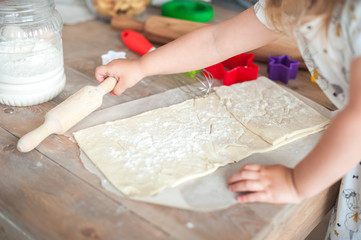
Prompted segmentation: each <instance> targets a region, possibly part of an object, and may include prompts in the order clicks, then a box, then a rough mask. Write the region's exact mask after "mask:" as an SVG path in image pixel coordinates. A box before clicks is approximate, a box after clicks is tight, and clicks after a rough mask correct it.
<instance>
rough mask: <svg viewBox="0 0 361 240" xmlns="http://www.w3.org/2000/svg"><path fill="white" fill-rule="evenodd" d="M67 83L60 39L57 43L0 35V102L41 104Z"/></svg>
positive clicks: (19, 32) (23, 104)
mask: <svg viewBox="0 0 361 240" xmlns="http://www.w3.org/2000/svg"><path fill="white" fill-rule="evenodd" d="M12 30H13V29H12ZM21 33H23V32H22V31H20V30H18V34H21ZM14 34H15V35H14ZM12 36H16V32H15V33H14V32H13V31H12ZM64 85H65V76H64V64H63V54H62V42H61V39H59V41H57V46H56V45H55V46H54V45H53V44H52V43H51V42H49V41H47V40H45V39H37V38H20V39H19V38H18V39H16V38H14V37H13V38H8V39H6V37H5V38H4V37H2V38H0V103H3V104H8V105H15V106H27V105H33V104H38V103H41V102H45V101H48V100H50V99H51V98H53V97H55V96H56V95H57V94H58V93H59V92H60V91H61V90H62V89H63V87H64Z"/></svg>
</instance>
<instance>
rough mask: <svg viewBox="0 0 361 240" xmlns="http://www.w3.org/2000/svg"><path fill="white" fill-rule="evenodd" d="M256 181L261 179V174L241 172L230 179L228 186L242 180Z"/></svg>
mask: <svg viewBox="0 0 361 240" xmlns="http://www.w3.org/2000/svg"><path fill="white" fill-rule="evenodd" d="M246 179H249V180H256V179H259V172H255V171H249V170H240V171H238V172H237V173H235V174H233V175H232V176H230V177H229V178H228V184H232V183H236V182H238V181H241V180H246Z"/></svg>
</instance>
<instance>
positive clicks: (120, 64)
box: [95, 59, 145, 95]
mask: <svg viewBox="0 0 361 240" xmlns="http://www.w3.org/2000/svg"><path fill="white" fill-rule="evenodd" d="M107 77H114V78H115V79H116V80H117V84H116V85H115V87H114V89H113V91H112V92H111V94H112V95H119V94H121V93H122V92H124V91H125V90H126V89H127V88H130V87H132V86H134V85H135V84H136V83H137V82H139V81H140V80H141V79H143V78H144V77H145V76H144V74H143V72H142V69H141V66H140V61H138V60H126V59H117V60H113V61H111V62H110V63H108V64H107V65H102V66H99V67H97V68H96V70H95V78H96V80H98V81H99V82H103V81H104V80H105V79H106V78H107Z"/></svg>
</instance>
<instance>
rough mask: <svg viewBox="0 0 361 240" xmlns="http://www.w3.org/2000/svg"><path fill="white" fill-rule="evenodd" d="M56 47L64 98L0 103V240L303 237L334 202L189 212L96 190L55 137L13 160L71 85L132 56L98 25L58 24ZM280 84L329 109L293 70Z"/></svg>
mask: <svg viewBox="0 0 361 240" xmlns="http://www.w3.org/2000/svg"><path fill="white" fill-rule="evenodd" d="M217 11H218V12H221V10H217ZM222 11H223V12H222V13H228V12H227V11H224V10H222ZM216 13H217V12H216ZM230 15H232V14H230ZM222 17H224V18H227V17H229V16H228V15H227V14H226V15H222ZM222 17H219V18H222ZM63 41H64V57H65V58H64V60H65V72H66V76H67V84H66V87H65V89H64V91H63V92H62V93H61V94H60V95H59V96H58V97H56V98H55V99H53V100H52V101H50V102H47V103H44V104H41V105H37V106H32V107H10V106H5V105H0V239H239V240H240V239H304V238H305V236H307V235H308V233H309V232H310V231H311V230H312V229H313V228H314V227H315V225H316V224H317V223H318V222H319V221H320V219H321V218H322V216H324V215H325V213H327V212H328V211H329V210H330V208H331V206H332V205H333V204H334V201H335V198H336V194H337V192H338V186H337V184H336V185H335V186H333V187H331V188H330V189H327V190H326V191H324V192H323V193H321V194H319V195H318V196H316V197H314V198H312V199H308V200H305V201H303V202H302V203H300V204H295V205H294V204H293V205H292V204H288V205H270V204H260V203H257V204H238V205H234V206H232V207H230V208H228V209H225V210H221V211H215V212H210V213H199V212H192V211H186V210H181V209H174V208H170V207H164V206H158V205H153V204H147V203H142V202H137V201H133V200H129V199H126V198H121V197H118V196H117V195H115V194H113V193H111V192H109V191H107V190H105V189H103V188H102V187H101V185H100V181H99V179H98V177H96V176H95V175H93V174H91V173H90V172H88V171H87V170H86V169H85V168H84V167H83V165H82V164H81V161H80V158H79V149H78V147H77V145H76V144H75V143H74V142H72V141H70V140H69V139H68V138H67V137H65V136H60V135H52V136H50V137H48V138H47V139H46V140H45V141H43V143H42V144H41V145H39V146H38V147H37V149H36V150H33V151H32V152H30V153H26V154H24V153H20V152H18V151H17V150H16V148H15V146H16V142H17V140H18V138H19V137H20V136H22V135H24V134H25V133H27V132H28V131H30V130H32V129H34V128H35V127H37V126H38V125H40V124H41V123H42V121H43V116H44V115H45V113H46V112H47V111H48V110H49V109H51V108H52V107H54V106H56V105H57V104H59V103H60V102H61V101H63V100H65V99H66V98H67V97H69V96H70V95H71V94H72V93H74V92H76V91H77V90H79V89H80V88H81V87H83V86H85V85H89V84H94V85H96V84H97V82H96V80H95V79H94V77H93V75H94V69H95V67H96V66H98V65H100V64H101V59H100V56H101V55H102V54H104V53H106V52H107V51H108V50H115V51H125V52H127V56H128V57H129V58H137V57H138V56H137V55H136V54H134V53H132V52H130V51H129V50H127V49H126V48H125V47H124V45H123V44H122V42H121V41H120V40H119V33H117V32H114V31H112V30H110V28H109V24H108V23H106V22H103V21H89V22H85V23H81V24H76V25H71V26H65V27H64V30H63ZM259 65H260V66H261V70H260V75H266V68H265V65H264V64H259ZM177 86H178V85H177V84H175V83H174V81H172V76H154V77H150V78H147V79H145V80H144V81H142V82H141V83H139V84H138V85H136V86H135V87H133V88H132V89H129V90H127V91H126V92H125V93H124V94H122V95H121V96H119V97H113V96H110V95H108V96H106V98H105V102H104V104H103V106H102V107H101V108H107V107H109V106H113V105H116V104H120V103H124V102H128V101H132V100H135V99H139V98H143V97H145V96H149V95H153V94H156V93H161V92H164V91H166V90H168V89H172V88H175V87H177ZM288 86H289V87H290V88H292V89H293V90H295V91H297V92H299V93H301V94H302V95H304V96H306V97H309V98H311V99H312V100H314V101H316V102H318V103H320V104H322V105H324V106H325V107H328V108H333V105H332V104H331V103H330V102H329V101H328V100H327V98H326V97H325V96H324V95H323V94H322V92H321V91H320V89H319V88H318V87H317V86H316V85H315V84H313V83H311V82H310V80H309V74H308V73H307V72H299V74H298V77H297V79H296V80H292V81H291V82H290V83H289V84H288Z"/></svg>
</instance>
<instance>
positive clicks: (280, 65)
mask: <svg viewBox="0 0 361 240" xmlns="http://www.w3.org/2000/svg"><path fill="white" fill-rule="evenodd" d="M299 65H300V62H299V61H296V60H293V59H291V58H289V57H288V56H287V55H281V56H268V66H267V72H268V77H269V78H270V79H272V80H278V81H281V82H283V83H285V84H287V83H288V80H290V79H295V78H296V76H297V71H298V66H299Z"/></svg>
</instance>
